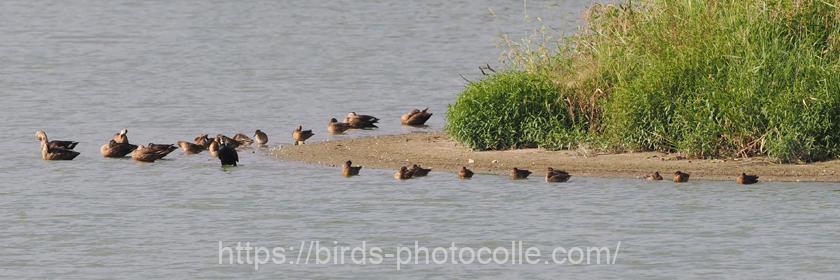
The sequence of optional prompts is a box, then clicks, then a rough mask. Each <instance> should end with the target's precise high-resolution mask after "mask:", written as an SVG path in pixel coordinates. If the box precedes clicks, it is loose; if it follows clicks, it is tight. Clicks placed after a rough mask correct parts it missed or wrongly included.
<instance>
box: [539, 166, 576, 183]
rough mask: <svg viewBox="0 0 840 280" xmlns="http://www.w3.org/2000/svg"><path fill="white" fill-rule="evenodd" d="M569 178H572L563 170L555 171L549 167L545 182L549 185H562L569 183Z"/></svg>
mask: <svg viewBox="0 0 840 280" xmlns="http://www.w3.org/2000/svg"><path fill="white" fill-rule="evenodd" d="M569 178H572V175H570V174H569V173H568V172H566V171H562V170H555V169H554V168H551V167H549V168H548V170H547V171H546V173H545V181H546V182H549V183H562V182H567V181H569Z"/></svg>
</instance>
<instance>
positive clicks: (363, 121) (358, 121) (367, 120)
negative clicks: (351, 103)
mask: <svg viewBox="0 0 840 280" xmlns="http://www.w3.org/2000/svg"><path fill="white" fill-rule="evenodd" d="M344 122H346V123H347V124H349V125H350V128H357V129H365V128H377V126H376V125H375V123H377V122H379V118H377V117H374V116H370V115H359V114H356V112H350V113H349V114H347V117H345V118H344Z"/></svg>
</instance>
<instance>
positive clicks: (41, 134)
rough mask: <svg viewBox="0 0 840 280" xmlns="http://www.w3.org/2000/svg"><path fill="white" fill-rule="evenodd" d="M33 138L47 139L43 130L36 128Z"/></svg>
mask: <svg viewBox="0 0 840 280" xmlns="http://www.w3.org/2000/svg"><path fill="white" fill-rule="evenodd" d="M35 139H36V140H44V139H47V133H46V132H44V131H43V130H38V131H36V132H35Z"/></svg>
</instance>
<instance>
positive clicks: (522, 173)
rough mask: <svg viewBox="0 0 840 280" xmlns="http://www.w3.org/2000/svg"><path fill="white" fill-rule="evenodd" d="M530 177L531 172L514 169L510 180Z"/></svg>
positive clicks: (511, 171)
mask: <svg viewBox="0 0 840 280" xmlns="http://www.w3.org/2000/svg"><path fill="white" fill-rule="evenodd" d="M528 175H531V171H528V170H526V169H519V168H516V167H514V168H513V169H511V170H510V178H511V179H514V180H518V179H525V178H528Z"/></svg>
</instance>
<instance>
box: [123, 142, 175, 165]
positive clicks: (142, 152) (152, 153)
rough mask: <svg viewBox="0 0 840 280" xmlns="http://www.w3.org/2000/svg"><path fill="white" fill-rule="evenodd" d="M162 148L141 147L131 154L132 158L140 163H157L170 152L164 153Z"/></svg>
mask: <svg viewBox="0 0 840 280" xmlns="http://www.w3.org/2000/svg"><path fill="white" fill-rule="evenodd" d="M164 151H165V150H161V149H160V148H152V147H147V146H143V145H140V146H139V147H137V149H135V150H134V152H133V153H131V158H132V159H134V160H136V161H140V162H155V161H156V160H159V159H162V158H163V157H165V156H166V155H167V154H168V152H164Z"/></svg>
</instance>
